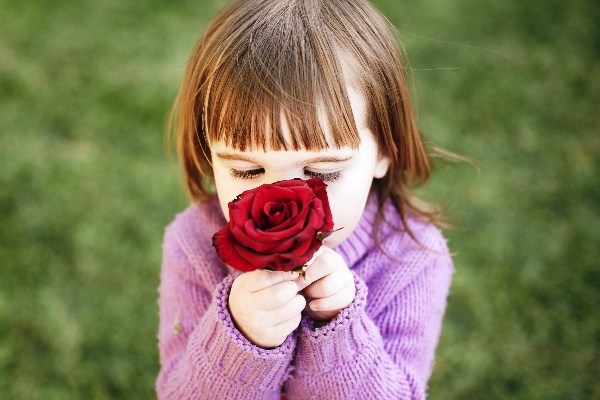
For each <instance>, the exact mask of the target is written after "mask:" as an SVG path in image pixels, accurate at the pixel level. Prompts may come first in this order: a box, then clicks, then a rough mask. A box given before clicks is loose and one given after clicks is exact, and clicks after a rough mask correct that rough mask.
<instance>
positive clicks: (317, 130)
mask: <svg viewBox="0 0 600 400" xmlns="http://www.w3.org/2000/svg"><path fill="white" fill-rule="evenodd" d="M402 72H403V65H402V61H401V56H400V51H399V49H398V47H397V44H396V42H395V35H394V31H393V29H392V28H391V27H390V25H389V24H388V22H387V21H386V19H385V18H384V17H382V16H381V15H380V14H379V13H378V12H377V11H376V10H375V9H374V8H373V7H372V6H371V5H370V4H369V3H368V2H367V1H366V0H327V1H324V0H287V1H284V0H233V1H231V2H230V3H228V4H227V5H226V6H225V8H224V9H223V10H222V11H221V12H220V14H218V15H217V17H216V18H215V19H214V20H213V21H212V23H211V24H210V25H209V26H208V28H207V29H206V32H205V33H204V35H203V36H202V38H201V39H200V41H199V42H198V44H197V46H196V48H195V49H194V51H193V54H192V57H191V59H190V60H189V64H188V68H187V71H186V73H185V76H184V79H183V83H182V85H181V89H180V93H179V97H178V101H177V105H176V112H175V113H174V114H173V115H174V116H175V122H176V126H177V129H176V132H177V140H178V152H179V155H180V159H181V162H182V165H183V169H184V173H185V178H186V183H187V188H188V191H189V193H190V195H191V198H192V199H193V200H194V202H193V204H192V205H191V206H190V207H189V208H188V209H187V210H186V211H184V212H183V213H181V214H179V215H178V216H177V217H176V218H175V220H174V221H173V222H172V223H171V224H170V225H169V226H168V228H167V229H166V233H165V242H164V259H163V265H162V272H161V283H160V289H159V293H160V300H159V304H160V330H159V348H160V363H161V370H160V374H159V376H158V379H157V392H158V395H159V398H161V399H278V398H280V397H281V396H282V393H285V394H284V396H285V397H287V398H289V399H354V398H356V399H422V398H424V397H425V394H426V385H427V380H428V378H429V376H430V374H431V369H432V365H433V359H434V351H435V347H436V344H437V341H438V338H439V334H440V328H441V322H442V317H443V313H444V309H445V303H446V297H447V294H448V290H449V285H450V280H451V275H452V271H453V266H452V261H451V258H450V256H449V253H448V250H447V248H446V243H445V240H444V239H443V238H442V236H441V234H440V232H439V231H438V229H437V228H435V226H434V224H435V223H437V222H439V217H440V216H439V215H438V214H437V213H435V212H432V211H431V210H429V209H428V208H426V207H425V206H424V205H423V204H422V203H421V202H419V201H418V199H416V198H415V197H414V196H413V194H412V192H411V189H412V188H413V187H414V186H415V185H416V184H419V183H423V182H425V181H427V180H428V178H429V176H430V172H431V171H430V159H429V156H428V154H427V152H426V149H425V146H424V143H423V139H422V138H421V136H420V134H419V131H418V130H417V127H416V123H415V117H414V115H413V112H412V108H411V104H410V100H409V93H408V89H407V84H406V81H405V78H404V77H403V74H402ZM297 177H300V178H310V177H320V178H321V179H323V180H324V181H325V182H327V184H328V187H327V192H328V195H329V201H330V204H331V209H332V214H333V220H334V222H335V226H336V227H343V229H342V230H340V231H338V232H336V233H334V234H333V235H332V236H331V237H330V238H328V239H326V240H325V242H324V244H325V245H324V246H323V247H322V248H321V249H320V250H319V252H318V253H317V254H316V256H315V257H314V258H313V260H314V261H313V262H312V264H311V265H310V267H309V268H308V270H307V271H306V276H305V277H299V276H298V275H297V274H295V273H292V272H289V273H283V272H271V271H264V270H258V271H253V272H246V273H240V272H239V271H236V270H233V269H232V268H231V267H229V266H227V265H224V264H223V263H222V262H221V261H220V260H219V259H218V257H217V254H216V252H215V250H214V249H213V247H212V245H211V237H212V235H213V234H214V233H215V232H216V231H217V230H218V229H219V228H220V227H221V226H222V225H223V224H224V223H225V222H226V219H227V218H228V213H227V203H228V202H229V201H231V200H233V199H234V198H235V197H236V195H238V194H239V193H241V192H242V191H244V190H247V189H250V188H254V187H256V186H259V185H261V184H263V183H271V182H275V181H279V180H284V179H291V178H297Z"/></svg>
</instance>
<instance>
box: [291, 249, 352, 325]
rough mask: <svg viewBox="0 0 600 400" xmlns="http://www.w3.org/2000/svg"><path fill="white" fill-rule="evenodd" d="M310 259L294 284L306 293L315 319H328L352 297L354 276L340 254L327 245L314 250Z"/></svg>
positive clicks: (310, 313) (309, 313) (309, 312)
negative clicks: (303, 272) (313, 254)
mask: <svg viewBox="0 0 600 400" xmlns="http://www.w3.org/2000/svg"><path fill="white" fill-rule="evenodd" d="M313 260H314V261H313V262H312V263H311V264H310V266H309V267H308V268H307V269H306V271H305V275H304V277H302V276H299V277H298V278H297V279H296V284H297V285H298V290H302V294H304V296H305V297H306V303H307V304H306V308H305V310H306V312H307V313H308V315H310V317H311V318H312V319H313V320H315V321H322V322H327V321H329V320H331V319H332V318H334V317H335V316H336V315H338V314H339V313H340V311H341V310H343V309H344V308H346V307H348V306H349V305H350V304H351V303H352V301H353V300H354V296H355V295H356V287H355V286H354V277H353V276H352V273H351V272H350V269H349V268H348V266H347V265H346V263H345V262H344V260H343V259H342V257H341V256H340V255H339V254H338V253H337V252H335V251H334V250H332V249H330V248H328V247H326V246H322V247H321V248H320V249H319V250H318V251H317V253H316V254H315V257H313Z"/></svg>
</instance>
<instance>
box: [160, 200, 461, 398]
mask: <svg viewBox="0 0 600 400" xmlns="http://www.w3.org/2000/svg"><path fill="white" fill-rule="evenodd" d="M376 211H377V201H376V199H375V197H374V196H371V197H370V198H369V201H368V202H367V205H366V207H365V211H364V213H363V215H362V217H361V220H360V221H359V223H358V225H357V227H356V228H355V230H354V231H353V232H352V234H351V235H350V236H349V237H348V238H347V239H346V240H345V241H344V242H343V243H342V244H340V245H339V246H337V247H336V248H335V250H336V251H337V252H338V253H339V254H340V255H341V256H342V258H343V259H344V261H345V262H346V264H347V265H348V266H349V268H350V270H351V272H352V273H353V275H354V282H355V285H356V296H355V298H354V301H353V302H352V303H351V304H350V305H349V306H348V307H346V308H345V309H343V310H342V311H341V312H340V314H338V316H336V317H335V318H334V319H332V320H331V321H330V322H329V323H327V324H326V325H325V326H322V327H315V326H314V325H313V322H312V320H311V319H310V317H309V316H308V315H303V318H302V321H301V323H300V326H299V327H298V328H297V329H296V330H295V331H294V332H293V333H291V334H290V335H289V336H288V337H287V339H286V340H285V342H284V343H283V344H281V345H280V346H278V347H276V348H273V349H263V348H260V347H258V346H255V345H254V344H252V343H251V342H250V341H249V340H247V339H246V338H245V337H244V336H243V335H242V334H241V333H240V332H239V331H238V330H237V329H236V327H235V325H234V323H233V321H232V318H231V315H230V313H229V311H228V307H227V304H228V297H229V292H230V290H231V285H232V282H233V280H234V279H235V277H237V276H238V275H239V274H240V272H239V271H236V270H233V269H232V268H231V267H229V266H226V265H224V264H223V263H222V262H221V261H220V260H219V258H218V257H217V254H216V252H215V250H214V248H213V247H212V241H211V238H212V235H213V233H214V232H216V231H217V230H218V229H219V228H220V227H221V226H222V225H223V224H224V223H225V219H224V218H223V214H222V212H221V209H220V207H219V204H218V201H217V200H216V199H212V200H210V201H207V202H203V203H198V204H194V205H192V206H190V207H189V208H188V209H187V210H185V211H184V212H183V213H181V214H179V215H178V216H177V217H176V218H175V220H174V221H173V222H172V223H171V224H170V225H169V226H168V227H167V229H166V231H165V239H164V247H163V250H164V256H163V263H162V270H161V282H160V288H159V307H160V327H159V333H158V339H159V350H160V364H161V370H160V373H159V376H158V379H157V382H156V390H157V393H158V397H159V399H279V398H280V396H281V391H282V388H283V390H284V391H285V395H286V397H287V398H288V399H290V400H291V399H302V400H304V399H335V400H339V399H424V398H425V396H426V386H427V381H428V379H429V376H430V374H431V370H432V367H433V359H434V352H435V347H436V345H437V342H438V339H439V335H440V329H441V323H442V319H443V314H444V310H445V307H446V297H447V295H448V291H449V287H450V281H451V277H452V272H453V265H452V260H451V257H450V255H449V252H448V249H447V246H446V242H445V240H444V239H443V237H442V235H441V233H440V232H439V230H438V229H437V228H435V227H434V226H432V225H431V224H426V223H423V222H419V221H417V220H415V219H412V218H410V217H409V220H408V221H409V226H410V227H411V230H412V231H413V232H414V235H415V236H416V238H417V239H418V241H419V243H416V242H415V241H414V240H413V239H411V238H410V236H409V235H408V234H407V233H406V232H405V231H403V230H402V229H399V227H401V222H400V217H399V215H398V213H397V211H396V210H395V208H394V207H393V205H391V204H387V205H386V207H385V216H386V218H385V222H384V223H383V224H382V225H381V228H380V241H381V248H382V249H383V250H384V253H382V252H381V250H380V249H379V248H378V247H377V245H376V244H375V243H374V240H373V237H374V235H373V223H374V220H375V215H376Z"/></svg>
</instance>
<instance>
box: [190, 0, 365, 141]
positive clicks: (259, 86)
mask: <svg viewBox="0 0 600 400" xmlns="http://www.w3.org/2000/svg"><path fill="white" fill-rule="evenodd" d="M285 3H286V2H280V3H277V2H275V4H274V5H273V4H272V8H271V9H269V7H265V10H264V11H262V12H257V11H256V9H253V10H251V12H248V13H247V15H248V17H247V20H242V21H241V22H240V23H239V24H235V25H234V26H233V27H230V28H229V29H225V30H224V31H223V32H221V34H220V35H216V36H217V37H214V41H213V43H214V45H215V50H217V49H218V52H216V54H217V56H216V57H214V58H213V60H216V61H215V62H214V63H213V65H212V68H210V67H209V68H207V69H208V70H209V71H210V72H208V71H207V72H208V73H207V74H206V75H205V80H204V82H202V85H201V87H200V90H199V92H198V93H197V95H198V96H199V98H198V103H197V104H199V105H200V106H201V107H202V110H201V112H200V113H199V114H200V115H201V121H199V122H200V125H201V126H199V128H200V129H199V131H200V132H202V133H203V134H204V137H205V139H206V141H207V142H208V143H209V144H210V143H214V142H222V143H225V144H226V145H227V146H228V147H232V148H234V149H237V150H240V151H246V150H256V149H263V150H265V151H266V150H267V149H271V150H300V149H304V150H309V151H318V150H323V149H326V148H328V147H330V146H333V147H335V148H340V147H350V148H357V147H358V145H359V144H360V138H359V134H358V130H357V127H356V125H355V122H354V117H353V114H352V108H351V106H350V101H349V99H348V93H347V90H346V84H347V82H346V79H345V77H344V74H343V68H342V62H341V60H340V46H339V45H337V44H336V43H334V42H333V38H334V37H335V36H336V35H335V34H334V33H333V32H331V30H330V29H329V28H328V26H327V25H326V24H325V23H323V22H322V19H321V18H320V13H319V12H316V10H314V11H312V12H308V11H307V9H306V8H302V7H295V6H294V4H293V2H292V4H290V3H287V4H285ZM282 8H285V9H283V10H282ZM213 54H215V53H213ZM282 127H285V128H287V129H284V128H282ZM288 129H289V131H288Z"/></svg>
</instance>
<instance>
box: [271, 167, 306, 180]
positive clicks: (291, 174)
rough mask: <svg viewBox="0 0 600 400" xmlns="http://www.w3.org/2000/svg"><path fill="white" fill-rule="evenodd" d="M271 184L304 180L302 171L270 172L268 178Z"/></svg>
mask: <svg viewBox="0 0 600 400" xmlns="http://www.w3.org/2000/svg"><path fill="white" fill-rule="evenodd" d="M266 178H267V181H268V182H269V183H274V182H279V181H285V180H289V179H294V178H302V171H296V170H291V169H290V170H287V169H286V170H280V171H269V174H268V176H267V177H266Z"/></svg>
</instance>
